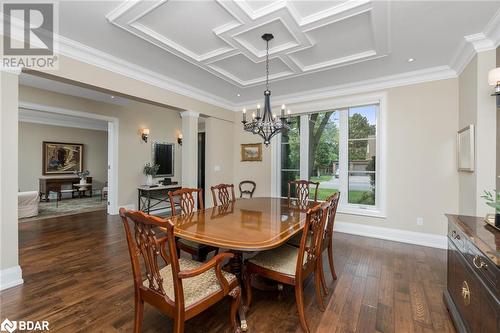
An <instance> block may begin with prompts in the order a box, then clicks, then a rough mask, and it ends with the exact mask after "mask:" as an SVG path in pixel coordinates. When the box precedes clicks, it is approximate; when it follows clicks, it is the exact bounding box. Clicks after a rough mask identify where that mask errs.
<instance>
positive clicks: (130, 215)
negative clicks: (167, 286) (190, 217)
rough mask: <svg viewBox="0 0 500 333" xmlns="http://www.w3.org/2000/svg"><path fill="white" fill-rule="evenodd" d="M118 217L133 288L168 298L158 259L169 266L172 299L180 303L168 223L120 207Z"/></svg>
mask: <svg viewBox="0 0 500 333" xmlns="http://www.w3.org/2000/svg"><path fill="white" fill-rule="evenodd" d="M120 216H121V218H122V221H123V226H124V227H125V234H126V237H127V244H128V249H129V254H130V260H131V262H132V273H133V275H134V286H135V289H136V291H137V292H138V291H139V289H140V290H146V291H150V292H152V294H153V297H154V296H160V297H163V298H168V296H167V295H166V293H165V290H164V287H163V278H162V276H161V274H160V265H159V259H160V258H161V259H163V261H164V263H165V265H171V268H172V275H173V281H174V294H175V300H176V302H178V304H184V294H183V292H182V284H181V283H180V280H179V279H178V273H179V270H180V268H179V260H178V257H177V251H176V245H175V238H174V226H173V224H172V222H171V221H170V220H166V219H162V218H159V217H155V216H150V215H147V214H145V213H143V212H140V211H132V210H130V211H127V210H125V209H124V208H121V209H120ZM130 223H132V224H133V228H130ZM158 227H162V231H165V235H162V236H160V235H159V234H158V230H155V229H156V228H158ZM167 246H168V252H167ZM140 258H142V262H143V265H142V267H143V268H144V271H142V269H141V264H140V261H141V260H140ZM143 281H146V284H147V285H144V283H143ZM171 301H172V302H173V301H174V300H171Z"/></svg>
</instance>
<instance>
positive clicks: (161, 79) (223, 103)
mask: <svg viewBox="0 0 500 333" xmlns="http://www.w3.org/2000/svg"><path fill="white" fill-rule="evenodd" d="M57 38H59V52H60V54H62V55H64V56H67V57H70V58H73V59H76V60H79V61H82V62H84V63H87V64H90V65H93V66H96V67H99V68H103V69H105V70H109V71H112V72H115V73H117V74H121V75H124V76H126V77H129V78H132V79H135V80H138V81H142V82H145V83H147V84H151V85H153V86H156V87H159V88H163V89H165V90H169V91H172V92H174V93H177V94H180V95H183V96H187V97H191V98H194V99H197V100H199V101H202V102H205V103H209V104H212V105H215V106H218V107H221V108H224V109H228V110H233V109H234V108H235V104H234V103H232V102H230V101H228V100H226V99H224V98H221V97H219V96H216V95H213V94H210V93H207V92H206V91H203V90H201V89H198V88H196V87H193V86H191V85H188V84H185V83H182V82H180V81H177V80H175V79H172V78H170V77H167V76H164V75H161V74H158V73H156V72H153V71H151V70H149V69H146V68H144V67H142V66H139V65H136V64H133V63H131V62H128V61H126V60H123V59H121V58H118V57H115V56H112V55H110V54H108V53H105V52H102V51H100V50H97V49H94V48H92V47H89V46H87V45H85V44H82V43H80V42H77V41H74V40H71V39H69V38H66V37H63V36H58V37H57Z"/></svg>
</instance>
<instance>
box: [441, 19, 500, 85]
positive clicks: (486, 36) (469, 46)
mask: <svg viewBox="0 0 500 333" xmlns="http://www.w3.org/2000/svg"><path fill="white" fill-rule="evenodd" d="M499 45H500V11H498V12H497V13H496V14H495V16H493V18H492V19H491V20H490V21H489V22H488V24H487V25H486V27H485V28H484V31H483V32H480V33H477V34H473V35H467V36H464V40H463V41H462V43H461V44H460V46H459V47H458V50H457V52H456V53H455V56H454V57H453V59H452V60H451V65H450V66H451V68H453V69H454V70H455V71H456V72H457V75H460V74H461V73H462V72H463V70H464V69H465V67H466V66H467V64H469V62H470V61H471V60H472V58H474V56H475V55H476V53H480V52H485V51H490V50H494V49H496V48H497V47H498V46H499Z"/></svg>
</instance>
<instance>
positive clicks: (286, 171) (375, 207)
mask: <svg viewBox="0 0 500 333" xmlns="http://www.w3.org/2000/svg"><path fill="white" fill-rule="evenodd" d="M379 118H380V102H377V103H370V104H361V105H357V106H351V107H344V108H335V109H331V110H326V111H320V112H312V113H308V114H303V115H301V116H297V117H295V118H293V130H292V131H289V132H288V133H283V134H282V135H281V143H280V145H279V147H280V148H281V149H279V155H280V157H281V174H280V177H281V178H280V181H279V182H278V183H279V186H280V189H281V191H280V192H281V195H282V196H283V197H285V196H287V193H288V187H287V186H288V185H287V184H288V181H289V180H292V179H309V180H310V181H314V182H319V188H318V193H317V196H318V200H325V199H326V198H327V197H328V196H330V195H332V194H333V193H335V192H337V191H340V192H341V193H342V196H341V202H340V207H339V211H340V212H345V213H354V214H363V215H374V216H380V215H383V209H382V198H381V196H380V193H382V192H381V191H380V184H381V182H380V174H381V172H380V170H379V168H380V161H379V158H380V157H379V150H380V147H379V145H380V138H379V135H380V129H379V126H380V121H379V120H380V119H379ZM301 158H302V161H301ZM305 159H307V161H306V160H305ZM312 195H314V193H311V196H312Z"/></svg>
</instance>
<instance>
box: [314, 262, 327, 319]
mask: <svg viewBox="0 0 500 333" xmlns="http://www.w3.org/2000/svg"><path fill="white" fill-rule="evenodd" d="M314 289H315V291H316V298H317V299H318V307H319V309H320V310H321V311H325V303H323V289H324V287H323V282H322V281H321V265H317V266H316V269H315V271H314Z"/></svg>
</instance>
